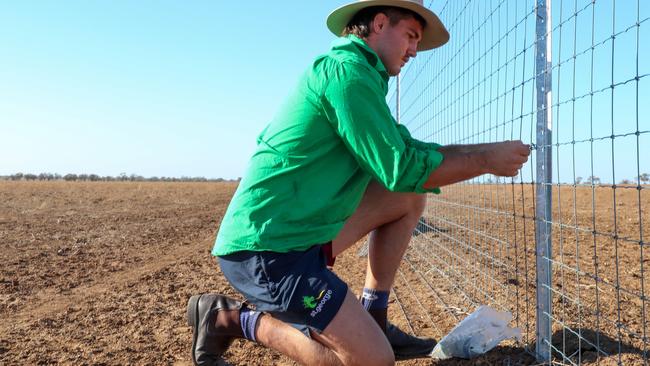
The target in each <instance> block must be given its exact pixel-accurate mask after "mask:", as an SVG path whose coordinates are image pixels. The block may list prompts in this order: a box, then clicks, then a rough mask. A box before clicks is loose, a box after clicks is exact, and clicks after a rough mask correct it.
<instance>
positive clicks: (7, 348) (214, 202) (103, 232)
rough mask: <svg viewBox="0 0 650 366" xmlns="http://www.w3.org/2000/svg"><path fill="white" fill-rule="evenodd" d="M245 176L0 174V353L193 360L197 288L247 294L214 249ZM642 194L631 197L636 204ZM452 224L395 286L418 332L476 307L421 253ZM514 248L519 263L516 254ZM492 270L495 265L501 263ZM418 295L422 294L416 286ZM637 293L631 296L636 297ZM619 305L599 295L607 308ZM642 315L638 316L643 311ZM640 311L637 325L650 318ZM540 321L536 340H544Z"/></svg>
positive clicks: (507, 357) (356, 267)
mask: <svg viewBox="0 0 650 366" xmlns="http://www.w3.org/2000/svg"><path fill="white" fill-rule="evenodd" d="M235 188H236V185H235V184H233V183H137V182H134V183H131V182H114V183H101V182H92V183H90V182H89V183H83V182H7V181H0V261H1V263H2V266H1V267H0V318H1V319H2V322H0V364H3V365H5V364H6V365H36V364H69V365H82V364H93V365H102V364H105V365H116V364H138V365H139V364H154V365H159V364H167V365H190V364H191V361H190V356H189V348H190V344H191V329H190V328H189V327H188V326H187V325H186V323H185V306H186V303H187V300H188V298H189V297H190V296H191V295H194V294H198V293H203V292H221V293H226V294H230V295H233V296H236V297H238V295H237V294H236V293H235V292H234V291H233V290H232V289H231V288H230V286H229V285H228V283H227V282H226V280H225V279H224V278H223V276H222V274H221V273H220V271H219V268H218V266H217V265H216V262H215V260H214V259H213V258H212V257H211V256H210V250H211V248H212V244H213V241H214V237H215V233H216V231H217V229H218V227H219V223H220V221H221V218H222V216H223V214H224V212H225V209H226V207H227V205H228V203H229V201H230V197H231V196H232V194H233V192H234V190H235ZM454 192H455V191H453V190H451V191H449V193H448V196H444V195H443V196H439V197H438V198H436V199H438V200H442V201H434V202H432V203H431V205H430V206H431V207H441V206H443V205H444V202H445V201H444V200H445V199H447V198H448V199H452V198H454V196H453V195H454V194H458V193H454ZM441 197H442V198H441ZM445 197H447V198H445ZM517 198H521V199H522V200H525V199H526V197H525V195H522V196H520V197H515V202H514V205H515V206H517V207H519V206H518V205H519V204H521V203H519V204H517V201H516V199H517ZM476 199H478V198H476ZM634 202H635V201H634V200H631V201H630V203H628V204H629V205H632V207H633V206H634V204H635V203H634ZM436 205H438V206H436ZM519 210H520V211H521V212H519V214H520V215H521V216H522V218H521V219H520V220H521V221H522V225H523V222H526V221H527V220H528V221H530V218H525V217H523V216H526V215H527V214H526V213H525V212H523V210H524V209H519ZM452 214H453V213H452ZM458 215H459V216H458V217H459V218H461V217H464V216H463V215H462V214H461V213H458ZM637 216H638V215H637ZM637 220H638V219H637ZM487 221H489V220H487ZM443 224H444V223H437V224H436V225H439V226H443ZM528 225H529V227H528V228H527V230H528V231H529V233H528V234H530V231H531V227H530V225H531V224H530V222H529V223H528ZM630 225H631V227H634V225H633V224H630ZM636 227H638V223H637V224H636ZM442 229H444V230H451V229H453V227H450V225H446V227H445V228H442ZM521 229H522V226H519V228H518V229H516V228H510V229H507V230H506V229H503V230H504V232H505V231H508V230H510V231H511V232H514V231H517V230H521ZM602 230H606V229H602ZM446 232H448V231H438V232H430V233H425V234H423V235H421V236H419V237H417V238H416V240H414V246H413V248H414V249H412V250H409V253H407V259H408V261H405V262H404V264H403V266H402V269H401V271H400V274H399V276H398V278H397V281H396V285H395V291H394V293H393V296H392V297H391V306H390V311H389V317H390V319H391V321H392V322H394V323H395V324H397V325H398V326H400V327H401V328H402V329H405V330H407V331H410V332H413V333H415V334H418V335H427V336H434V337H438V338H439V337H440V336H441V335H443V334H445V333H446V332H448V331H449V330H450V329H451V327H453V325H455V323H456V322H457V318H462V316H463V312H464V310H463V309H466V308H469V307H471V305H472V304H468V303H467V300H466V299H464V298H463V297H462V296H460V295H459V294H458V291H456V290H455V289H454V288H453V286H450V285H449V279H453V276H450V275H448V276H447V277H445V278H442V277H440V281H439V282H431V281H432V280H434V279H435V278H434V277H426V276H429V274H426V276H425V277H424V278H425V279H428V280H424V281H423V280H422V278H423V277H422V276H421V273H422V271H421V269H422V268H425V267H423V266H422V263H420V262H418V259H417V257H416V254H417V253H421V252H422V251H423V248H422V245H423V243H431V242H432V241H433V240H438V239H439V240H440V241H441V242H444V241H445V240H447V241H448V240H449V238H448V235H441V233H446ZM459 234H461V233H459ZM528 234H527V235H528ZM504 235H506V234H504ZM508 235H509V234H508ZM637 235H639V234H637ZM436 238H438V239H436ZM519 240H520V241H522V239H519ZM646 240H647V239H646ZM362 245H363V243H358V244H357V246H356V247H354V248H352V249H351V250H349V251H348V252H346V253H344V254H343V255H341V256H340V257H339V258H338V259H337V263H336V266H335V271H336V272H337V273H338V274H339V275H340V276H341V277H342V278H343V279H344V280H345V281H347V282H348V283H349V284H350V288H351V289H353V290H354V291H355V292H357V293H358V292H359V291H360V289H361V287H362V284H363V277H364V270H365V258H363V257H359V256H358V255H357V252H358V249H359V248H361V246H362ZM418 245H419V246H418ZM441 247H442V246H441ZM413 250H416V251H415V252H414V251H413ZM521 250H522V251H521V252H520V253H519V256H520V258H522V260H521V261H518V262H517V264H516V266H515V267H512V268H510V269H508V270H505V271H504V273H505V275H504V276H505V277H504V278H505V279H504V281H506V283H508V282H507V281H510V279H509V277H508V274H510V275H512V274H513V273H514V274H517V275H518V276H520V277H518V281H519V282H518V283H516V284H514V283H513V284H512V286H514V288H518V287H520V288H522V292H521V293H519V297H518V298H515V299H512V303H513V304H514V303H516V304H519V303H520V302H521V303H522V305H521V308H518V309H519V312H518V313H517V312H515V315H516V316H517V324H518V325H520V326H524V327H525V326H526V325H527V324H528V323H530V319H528V320H526V321H525V318H524V316H523V314H524V312H523V310H522V309H524V308H527V306H528V307H530V306H532V305H530V301H529V302H528V303H527V304H529V305H525V304H526V303H525V302H524V295H523V293H524V292H525V291H527V290H523V289H525V288H527V287H529V286H530V283H531V282H532V283H534V272H530V268H528V267H527V268H524V266H523V258H524V257H527V256H528V254H524V253H530V251H531V248H530V245H528V247H522V248H521ZM533 252H534V250H533ZM630 253H632V252H630ZM601 255H604V256H607V255H611V254H610V253H609V252H604V253H602V254H601ZM636 256H638V254H629V257H630V261H629V262H630V264H629V266H638V265H639V264H640V262H639V259H638V257H636ZM503 258H508V260H512V261H513V263H514V259H515V258H514V252H513V253H509V254H507V255H504V257H503ZM420 261H422V260H421V259H420ZM520 262H521V263H520ZM567 263H569V262H567ZM641 263H642V262H641ZM529 265H530V263H529ZM604 267H605V268H604V269H602V271H601V272H600V273H601V276H602V277H603V278H609V279H611V278H613V277H612V273H613V272H609V269H608V268H611V266H604ZM513 268H514V269H513ZM630 268H632V267H630ZM634 268H636V267H634ZM342 269H344V270H342ZM632 270H633V268H632V269H630V271H632ZM619 272H622V271H619ZM626 273H627V272H626ZM524 276H532V279H530V278H528V277H526V278H525V279H524ZM608 276H609V277H608ZM443 277H444V276H443ZM494 277H495V278H496V277H498V275H497V274H496V272H495V274H494ZM510 277H512V276H510ZM619 277H620V276H619ZM499 278H500V277H499ZM621 278H622V279H624V280H626V281H627V280H628V277H625V276H623V277H621ZM612 281H613V280H612ZM629 281H631V282H630V283H629V284H626V285H625V287H626V288H629V289H630V291H633V290H634V289H636V287H637V286H638V285H637V283H639V278H637V277H633V276H632V274H630V277H629ZM432 284H433V286H432ZM506 286H508V285H506ZM533 290H534V289H533ZM413 293H415V294H418V296H416V297H413V296H410V295H409V294H413ZM513 293H514V289H513ZM629 297H630V299H629V300H630V301H631V302H633V301H635V299H636V297H635V296H629ZM533 298H534V297H533ZM585 301H586V300H585ZM637 301H641V303H640V304H636V306H637V307H638V308H639V309H640V306H641V305H645V300H637ZM513 307H514V305H513ZM609 308H610V307H609V305H607V304H604V303H603V302H602V301H601V305H600V308H599V309H600V311H602V312H603V313H605V312H606V311H609V310H607V309H609ZM423 309H424V310H423ZM453 309H459V310H458V312H457V314H456V315H455V316H450V314H453V312H454V310H453ZM565 309H568V308H566V307H565ZM635 309H636V308H635ZM615 310H616V309H615ZM567 311H569V310H567ZM635 311H636V310H635ZM637 313H638V311H637V312H634V311H633V312H632V313H631V314H632V315H630V316H631V317H633V318H634V319H637V318H638V319H641V318H640V317H639V316H638V314H637ZM432 315H433V316H432ZM643 320H645V317H644V318H643ZM639 321H640V320H639ZM639 321H637V323H635V324H637V325H636V326H637V328H635V329H645V324H639ZM532 322H533V325H534V320H533V321H532ZM641 323H643V322H641ZM528 325H529V324H528ZM639 327H640V328H639ZM525 331H526V329H525ZM529 333H530V331H528V332H527V338H526V341H531V339H534V335H533V336H530V334H529ZM564 341H565V342H567V341H566V337H565V339H564ZM569 341H570V340H569ZM641 343H643V342H641ZM525 346H526V344H515V343H512V342H507V343H505V345H504V346H501V347H498V348H496V349H495V350H493V351H491V352H489V353H488V354H486V355H484V356H482V357H479V358H478V359H475V360H471V361H465V360H449V361H438V362H435V361H432V360H429V359H418V360H408V361H400V362H399V364H401V365H431V364H433V365H519V364H522V365H529V364H535V360H534V359H533V358H532V357H531V356H530V355H529V354H528V353H527V352H526V351H525V349H524V347H525ZM630 346H635V347H637V348H635V349H636V350H637V352H636V353H634V352H629V353H625V355H624V358H623V364H626V365H627V364H636V363H637V362H638V360H639V359H642V358H640V356H639V352H638V342H637V343H636V344H632V343H630ZM629 357H633V358H629ZM225 358H226V360H227V362H228V363H229V364H232V365H285V364H294V363H293V362H292V361H291V360H289V359H287V358H285V357H283V356H282V355H280V354H278V353H276V352H274V351H273V350H269V349H266V348H264V347H261V346H258V345H254V344H251V343H248V342H245V341H236V342H235V343H234V344H233V346H232V347H231V348H230V350H229V351H228V352H227V353H226V355H225ZM592 358H593V357H592ZM628 359H629V360H630V361H629V362H628V361H626V360H628ZM609 361H611V362H613V363H612V364H615V363H616V362H617V361H618V357H614V356H612V357H610V358H607V357H601V356H598V357H597V358H593V360H590V359H589V354H588V352H586V353H585V356H584V357H583V358H582V360H581V362H582V363H583V364H595V363H599V364H609V363H608V362H609Z"/></svg>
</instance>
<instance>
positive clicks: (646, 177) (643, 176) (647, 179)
mask: <svg viewBox="0 0 650 366" xmlns="http://www.w3.org/2000/svg"><path fill="white" fill-rule="evenodd" d="M639 180H640V181H641V183H643V184H648V182H650V174H648V173H643V174H641V175H639Z"/></svg>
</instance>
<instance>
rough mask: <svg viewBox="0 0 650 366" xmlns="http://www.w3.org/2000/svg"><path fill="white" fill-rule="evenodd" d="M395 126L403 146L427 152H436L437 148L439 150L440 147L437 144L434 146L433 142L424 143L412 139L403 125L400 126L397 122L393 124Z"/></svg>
mask: <svg viewBox="0 0 650 366" xmlns="http://www.w3.org/2000/svg"><path fill="white" fill-rule="evenodd" d="M395 125H396V126H397V130H398V131H399V134H400V136H402V141H404V144H406V145H408V146H412V147H414V148H416V149H420V150H427V151H428V150H435V151H438V148H440V146H441V145H439V144H436V143H435V142H424V141H420V140H417V139H414V138H413V137H412V136H411V133H410V132H409V130H408V129H407V128H406V127H405V126H404V125H400V124H398V123H397V122H395Z"/></svg>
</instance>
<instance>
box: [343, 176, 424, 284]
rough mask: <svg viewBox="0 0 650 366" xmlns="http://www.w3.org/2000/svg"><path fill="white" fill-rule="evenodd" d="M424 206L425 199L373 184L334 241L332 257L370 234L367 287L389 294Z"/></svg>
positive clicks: (373, 182) (420, 195) (418, 195)
mask: <svg viewBox="0 0 650 366" xmlns="http://www.w3.org/2000/svg"><path fill="white" fill-rule="evenodd" d="M425 205H426V196H425V195H422V194H416V193H399V192H390V191H388V190H387V189H386V188H384V187H383V186H381V185H380V184H379V183H377V182H375V181H372V182H371V183H370V184H369V185H368V188H367V189H366V193H365V194H364V196H363V199H362V200H361V203H360V204H359V207H358V208H357V210H356V211H355V212H354V214H353V215H352V216H351V217H350V218H349V219H348V221H347V222H346V223H345V225H344V226H343V229H342V230H341V232H340V233H339V235H338V236H337V237H336V238H335V239H334V240H333V241H332V252H333V255H335V256H336V255H338V254H340V253H341V252H343V251H344V250H346V249H347V248H349V247H351V246H352V245H354V244H355V243H356V242H357V241H359V240H360V239H361V238H363V237H364V236H365V235H366V234H368V233H371V234H370V240H369V248H368V250H369V251H368V266H367V271H366V282H365V287H367V288H373V289H377V290H382V291H388V290H390V288H391V286H392V285H393V281H394V279H395V273H396V272H397V268H398V267H399V265H400V262H401V261H402V256H403V255H404V251H405V250H406V248H407V247H408V243H409V241H410V240H411V233H412V232H413V229H415V226H416V225H417V223H418V220H419V219H420V217H421V215H422V212H423V211H424V207H425Z"/></svg>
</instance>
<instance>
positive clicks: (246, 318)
mask: <svg viewBox="0 0 650 366" xmlns="http://www.w3.org/2000/svg"><path fill="white" fill-rule="evenodd" d="M260 315H262V313H261V312H259V311H255V310H251V309H249V308H243V309H241V311H240V312H239V323H240V324H241V330H242V333H244V338H246V339H248V340H250V341H253V342H257V340H256V339H255V327H256V326H257V320H258V319H259V318H260Z"/></svg>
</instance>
